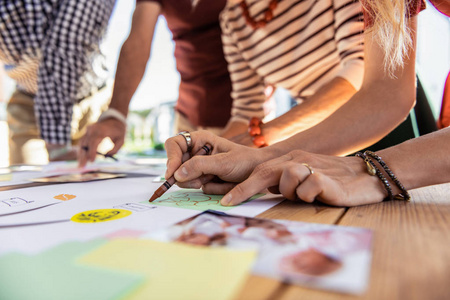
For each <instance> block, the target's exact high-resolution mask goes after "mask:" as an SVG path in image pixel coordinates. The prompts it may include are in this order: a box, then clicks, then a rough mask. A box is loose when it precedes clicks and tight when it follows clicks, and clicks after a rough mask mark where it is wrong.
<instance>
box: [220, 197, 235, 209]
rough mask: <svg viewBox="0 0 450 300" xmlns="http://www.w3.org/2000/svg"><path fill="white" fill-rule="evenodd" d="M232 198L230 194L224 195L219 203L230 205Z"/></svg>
mask: <svg viewBox="0 0 450 300" xmlns="http://www.w3.org/2000/svg"><path fill="white" fill-rule="evenodd" d="M232 198H233V196H232V195H231V194H228V195H225V196H224V197H223V198H222V201H220V203H221V204H222V205H223V206H228V205H230V203H231V199H232Z"/></svg>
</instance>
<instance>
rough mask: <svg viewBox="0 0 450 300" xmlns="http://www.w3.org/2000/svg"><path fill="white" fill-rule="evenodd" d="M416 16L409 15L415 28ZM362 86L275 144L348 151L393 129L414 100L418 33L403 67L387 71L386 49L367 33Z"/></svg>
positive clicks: (338, 152)
mask: <svg viewBox="0 0 450 300" xmlns="http://www.w3.org/2000/svg"><path fill="white" fill-rule="evenodd" d="M415 24H416V19H415V18H411V19H410V26H411V29H412V32H415V31H414V30H415V28H416V26H415ZM365 35H366V36H365V45H366V48H365V51H366V53H365V58H366V60H365V73H364V81H363V85H362V88H361V89H360V90H359V91H358V92H357V93H356V94H355V95H353V97H352V98H351V99H350V100H349V101H348V102H347V103H345V104H344V105H343V106H342V107H340V108H339V109H338V110H337V111H336V112H335V113H333V114H332V115H330V116H329V117H328V118H326V119H325V120H324V121H323V122H321V123H319V124H317V125H316V126H314V127H312V128H310V129H308V130H306V131H303V132H301V133H299V134H296V135H294V136H293V137H291V138H290V139H287V140H285V141H283V142H280V143H278V144H275V145H274V146H276V147H280V148H286V149H291V150H292V149H302V150H306V151H309V152H312V153H321V154H329V155H346V154H350V153H353V152H355V151H357V150H360V149H362V148H365V147H368V146H370V145H372V144H374V143H375V142H377V141H378V140H380V139H381V138H383V137H384V136H386V135H387V134H388V133H389V132H391V131H392V130H393V129H394V128H395V127H396V126H397V125H398V124H400V123H401V122H402V121H403V120H404V119H405V118H406V117H407V115H408V113H409V111H410V110H411V108H412V107H413V106H414V102H415V94H416V87H415V36H413V44H412V46H411V48H410V49H409V53H408V55H407V59H406V61H405V63H404V66H403V67H402V68H400V67H399V68H397V69H396V70H394V73H393V74H392V76H389V75H387V74H385V69H384V60H383V58H384V50H383V48H382V47H381V46H380V45H379V44H378V43H377V42H376V39H375V38H374V37H373V33H371V32H368V33H367V32H366V34H365Z"/></svg>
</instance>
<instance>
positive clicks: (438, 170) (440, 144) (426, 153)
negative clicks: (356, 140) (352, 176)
mask: <svg viewBox="0 0 450 300" xmlns="http://www.w3.org/2000/svg"><path fill="white" fill-rule="evenodd" d="M449 148H450V128H446V129H442V130H439V131H436V132H433V133H431V134H428V135H425V136H422V137H419V138H416V139H412V140H409V141H407V142H404V143H402V144H399V145H397V146H394V147H391V148H388V149H385V150H382V151H379V152H377V154H378V155H379V156H381V157H382V159H383V160H384V161H385V162H386V164H387V165H388V166H389V168H390V169H391V170H392V172H393V173H394V174H395V175H396V176H397V178H398V179H399V180H400V182H401V183H402V184H403V185H404V186H405V188H406V189H414V188H418V187H422V186H427V185H433V184H440V183H445V182H450V159H449V152H448V149H449Z"/></svg>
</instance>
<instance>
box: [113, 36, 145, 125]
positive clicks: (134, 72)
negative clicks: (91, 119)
mask: <svg viewBox="0 0 450 300" xmlns="http://www.w3.org/2000/svg"><path fill="white" fill-rule="evenodd" d="M149 53H150V51H149V49H144V48H143V47H142V45H140V44H139V41H138V40H133V39H131V40H127V41H126V42H125V43H124V45H123V46H122V50H121V51H120V56H119V61H118V63H117V72H116V77H115V83H114V90H113V95H112V98H111V103H110V105H109V107H110V108H114V109H117V110H118V111H120V112H121V113H122V114H123V115H125V116H126V115H127V114H128V107H129V104H130V101H131V98H132V97H133V94H134V93H135V92H136V89H137V87H138V86H139V83H140V82H141V80H142V77H143V76H144V73H145V68H146V65H147V61H148V58H149Z"/></svg>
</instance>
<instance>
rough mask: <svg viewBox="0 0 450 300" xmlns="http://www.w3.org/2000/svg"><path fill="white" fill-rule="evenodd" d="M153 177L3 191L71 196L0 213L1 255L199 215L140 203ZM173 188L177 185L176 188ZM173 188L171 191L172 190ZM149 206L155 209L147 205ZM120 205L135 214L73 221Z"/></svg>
mask: <svg viewBox="0 0 450 300" xmlns="http://www.w3.org/2000/svg"><path fill="white" fill-rule="evenodd" d="M152 180H153V178H151V177H142V178H121V179H113V180H104V181H96V182H94V181H93V182H86V183H69V184H56V185H46V186H40V187H32V188H24V189H17V190H11V191H7V192H2V193H1V197H2V198H7V197H17V198H26V199H29V198H30V197H32V199H33V200H34V201H35V202H36V203H41V204H43V203H49V202H51V201H53V202H54V201H55V199H54V198H53V197H55V196H57V195H72V196H75V197H74V198H73V199H71V200H68V201H60V200H58V201H59V203H58V204H57V205H51V206H47V207H43V208H40V209H36V210H30V211H28V212H23V213H18V214H12V215H4V216H0V241H1V242H0V254H2V253H6V252H14V251H18V252H24V253H38V252H40V251H44V250H46V249H49V248H50V247H54V246H57V245H59V244H61V243H63V242H67V241H73V240H78V241H84V240H90V239H94V238H99V237H105V236H106V235H110V234H114V233H115V232H118V231H121V230H134V231H140V232H143V233H147V232H151V231H153V230H156V229H161V228H164V227H167V226H169V225H172V224H174V223H177V222H179V221H181V220H184V219H187V218H189V217H192V216H195V215H197V214H199V213H200V211H197V210H188V209H181V208H171V207H163V206H156V205H151V203H149V204H143V203H140V202H143V201H148V199H149V198H150V197H151V195H153V193H154V191H155V190H156V189H157V188H158V187H159V186H160V183H153V182H152ZM172 189H173V190H176V189H178V187H176V186H174V187H173V188H172ZM172 189H171V190H172ZM280 201H281V199H277V200H253V201H251V202H249V203H245V204H243V205H241V206H238V207H236V208H233V209H231V210H229V211H228V213H236V214H239V215H245V216H254V215H257V214H259V213H261V212H263V211H265V210H267V209H269V208H270V207H272V206H274V205H276V204H277V203H279V202H280ZM145 206H148V207H150V208H151V209H146V208H145ZM105 208H120V209H127V210H130V211H131V212H132V214H131V215H130V216H128V217H125V218H123V219H118V220H113V221H108V222H102V223H91V224H81V223H75V222H72V221H70V218H72V217H73V216H74V215H76V214H78V213H80V212H84V211H89V210H95V209H105Z"/></svg>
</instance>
